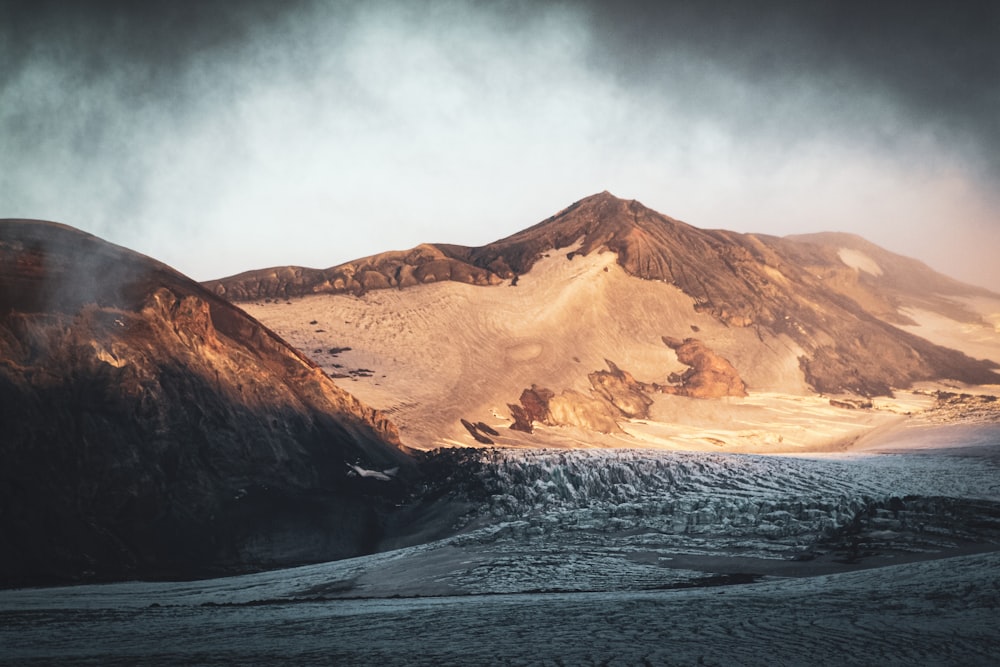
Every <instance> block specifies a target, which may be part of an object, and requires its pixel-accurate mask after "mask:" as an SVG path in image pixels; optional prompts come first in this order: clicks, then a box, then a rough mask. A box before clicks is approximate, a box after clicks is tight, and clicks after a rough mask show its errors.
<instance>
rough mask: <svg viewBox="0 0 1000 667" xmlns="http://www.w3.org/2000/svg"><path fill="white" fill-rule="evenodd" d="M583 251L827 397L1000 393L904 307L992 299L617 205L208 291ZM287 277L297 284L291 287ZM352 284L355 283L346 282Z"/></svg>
mask: <svg viewBox="0 0 1000 667" xmlns="http://www.w3.org/2000/svg"><path fill="white" fill-rule="evenodd" d="M574 244H579V245H578V247H577V246H574V250H573V251H572V252H570V253H569V254H568V256H569V257H570V259H572V257H573V256H576V255H583V256H589V255H591V254H593V253H594V252H597V251H601V250H606V251H610V252H613V253H615V255H616V257H617V263H618V264H619V265H620V266H621V267H622V268H623V269H624V270H625V272H626V273H628V274H629V275H632V276H635V277H638V278H642V279H644V280H651V281H661V282H666V283H669V284H671V285H674V286H676V287H677V288H679V289H680V290H681V291H682V292H683V293H684V294H686V295H687V296H688V297H690V298H691V299H692V301H693V303H692V308H693V310H694V311H695V312H704V313H708V314H710V315H711V316H712V317H714V318H715V319H716V320H718V321H719V322H721V323H723V324H724V325H726V326H729V327H736V328H750V329H752V330H754V331H756V332H757V334H758V336H759V337H761V338H763V336H765V335H772V336H787V337H788V338H790V339H791V340H793V341H794V342H795V343H796V344H797V345H799V346H800V347H801V348H802V352H803V354H802V355H801V359H800V365H801V370H802V373H803V375H804V378H805V380H806V382H807V383H808V384H809V385H810V386H812V387H813V388H814V389H815V390H816V391H819V392H833V393H836V392H850V393H855V394H860V395H865V396H872V395H886V394H889V393H891V391H892V389H893V388H899V387H908V386H910V385H911V384H912V383H914V382H917V381H921V380H929V379H940V378H949V379H954V380H959V381H964V382H969V383H990V382H997V381H998V379H1000V378H998V376H997V375H996V373H995V372H994V369H995V368H997V364H995V363H990V362H985V361H981V360H977V359H972V358H970V357H968V356H966V355H965V354H963V353H961V352H958V351H955V350H952V349H948V348H945V347H942V346H939V345H935V344H932V343H930V342H929V341H927V340H924V339H922V338H921V337H919V336H916V335H913V334H912V333H908V332H905V331H903V330H901V329H899V328H898V327H897V326H896V325H905V324H912V323H913V322H912V321H911V320H909V319H908V318H907V317H906V316H905V315H904V314H902V313H901V312H900V309H901V308H904V307H911V308H912V307H920V308H925V309H929V310H931V311H933V312H937V313H942V314H946V315H948V316H949V317H952V318H954V319H959V320H961V321H970V322H980V323H981V320H980V319H979V316H978V315H977V314H976V313H975V312H973V311H972V310H969V309H968V308H966V307H964V306H963V305H962V304H961V303H960V302H958V301H956V300H955V299H953V298H950V297H955V296H963V295H964V296H976V295H980V296H982V295H987V296H989V295H990V293H989V292H987V291H986V290H982V289H979V288H975V287H972V286H969V285H963V284H961V283H958V282H957V281H954V280H951V279H950V278H947V277H945V276H942V275H940V274H937V273H935V272H934V271H932V270H931V269H929V268H928V267H926V266H925V265H923V264H921V263H919V262H917V261H915V260H911V259H908V258H904V257H901V256H899V255H894V254H893V253H890V252H888V251H885V250H883V249H881V248H878V247H877V246H875V245H874V244H871V243H868V242H867V241H864V240H863V239H860V238H859V237H855V236H851V235H843V234H826V235H808V236H798V237H787V238H776V237H771V236H764V235H756V234H739V233H735V232H727V231H719V230H702V229H698V228H696V227H693V226H691V225H688V224H685V223H683V222H680V221H677V220H674V219H672V218H669V217H667V216H665V215H662V214H660V213H657V212H655V211H652V210H650V209H648V208H646V207H644V206H642V205H641V204H640V203H638V202H636V201H625V200H621V199H618V198H616V197H614V196H612V195H610V194H609V193H607V192H605V193H601V194H598V195H594V196H592V197H588V198H586V199H583V200H581V201H579V202H576V203H575V204H573V205H572V206H570V207H568V208H566V209H565V210H563V211H561V212H560V213H558V214H557V215H555V216H553V217H551V218H549V219H547V220H545V221H543V222H541V223H539V224H537V225H535V226H533V227H530V228H528V229H526V230H524V231H522V232H519V233H517V234H514V235H512V236H510V237H507V238H505V239H502V240H500V241H496V242H495V243H491V244H489V245H486V246H483V247H480V248H466V247H462V246H451V245H438V246H421V247H419V248H417V249H414V250H413V251H411V252H409V253H386V254H383V255H377V256H374V257H372V258H367V259H364V260H358V261H356V262H351V263H348V264H345V265H341V266H340V267H334V268H332V269H328V270H326V271H314V270H306V269H286V270H264V271H256V272H248V273H245V274H241V275H240V276H234V277H233V278H228V279H223V280H219V281H212V282H210V283H207V284H206V286H207V287H208V288H209V289H212V290H213V291H215V292H216V293H217V294H220V295H222V296H225V297H226V298H230V299H233V300H237V301H252V300H261V299H262V298H265V297H272V296H281V297H282V298H288V297H291V296H301V295H305V294H317V293H333V294H336V293H345V292H349V293H354V294H363V293H365V292H366V291H368V290H369V289H372V288H386V287H399V288H402V287H407V286H412V285H415V284H423V283H428V282H436V281H441V280H454V281H457V282H463V283H468V284H475V285H490V284H497V283H499V282H501V281H502V280H505V279H515V280H516V279H517V278H518V277H519V276H521V275H523V274H526V273H528V272H529V271H531V269H532V267H533V266H534V265H535V263H536V262H537V261H538V260H539V259H540V258H542V257H543V256H545V255H546V254H547V253H550V252H554V251H557V250H560V249H564V248H567V247H569V246H572V245H574ZM866 268H867V269H870V270H865V269H866ZM285 274H288V275H294V276H297V279H296V280H295V281H291V280H288V279H283V278H281V276H282V275H285ZM348 274H350V275H353V276H354V279H353V282H352V281H346V282H345V280H343V279H340V278H336V276H346V275H348ZM376 275H377V276H378V278H376V277H374V276H376ZM403 276H411V277H413V276H418V277H419V278H415V279H413V280H407V279H404V278H403ZM331 277H333V278H331ZM992 296H996V295H992ZM992 361H993V362H996V361H998V360H996V359H994V360H992Z"/></svg>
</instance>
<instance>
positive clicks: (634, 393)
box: [587, 359, 653, 419]
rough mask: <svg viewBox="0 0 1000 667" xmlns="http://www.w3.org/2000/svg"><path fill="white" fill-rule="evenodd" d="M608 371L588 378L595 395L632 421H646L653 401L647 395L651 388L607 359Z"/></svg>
mask: <svg viewBox="0 0 1000 667" xmlns="http://www.w3.org/2000/svg"><path fill="white" fill-rule="evenodd" d="M604 363H606V364H607V365H608V370H606V371H595V372H593V373H591V374H590V375H588V376H587V378H588V379H589V380H590V385H591V386H592V387H593V388H594V393H595V394H597V395H598V396H600V397H601V398H603V399H604V400H605V401H607V402H608V403H610V404H611V405H613V406H614V407H615V409H617V410H618V412H620V413H621V414H622V415H623V416H625V417H628V418H630V419H645V418H646V417H648V416H649V406H651V405H652V404H653V399H651V398H650V397H649V394H648V393H647V392H648V391H649V390H650V389H651V387H650V386H649V385H647V384H644V383H642V382H638V381H637V380H636V379H635V378H634V377H632V374H631V373H629V372H628V371H623V370H622V369H620V368H618V366H616V365H615V363H614V362H613V361H609V360H607V359H605V360H604Z"/></svg>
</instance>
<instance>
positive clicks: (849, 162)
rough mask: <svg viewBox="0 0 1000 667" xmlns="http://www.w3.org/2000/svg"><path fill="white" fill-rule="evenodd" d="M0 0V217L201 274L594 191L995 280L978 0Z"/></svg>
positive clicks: (324, 262) (527, 218) (995, 175)
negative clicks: (865, 1)
mask: <svg viewBox="0 0 1000 667" xmlns="http://www.w3.org/2000/svg"><path fill="white" fill-rule="evenodd" d="M135 4H136V3H119V2H92V3H86V5H85V6H83V3H81V4H80V5H73V6H71V7H68V8H66V7H60V6H59V4H58V3H52V4H46V3H18V2H8V3H5V4H3V5H0V26H2V27H0V57H2V59H3V62H4V63H5V65H4V67H3V68H2V71H0V217H27V218H41V219H49V220H56V221H59V222H63V223H66V224H70V225H73V226H76V227H79V228H81V229H84V230H87V231H90V232H92V233H95V234H98V235H100V236H102V237H104V238H107V239H108V240H110V241H113V242H115V243H119V244H122V245H125V246H128V247H130V248H132V249H135V250H138V251H140V252H143V253H145V254H148V255H151V256H154V257H156V258H157V259H160V260H162V261H165V262H167V263H168V264H171V265H172V266H174V267H176V268H178V269H179V270H181V271H183V272H185V273H187V274H188V275H191V276H192V277H194V278H196V279H199V280H205V279H210V278H216V277H221V276H224V275H230V274H233V273H237V272H240V271H243V270H249V269H255V268H262V267H265V266H275V265H287V264H296V265H305V266H314V267H326V266H331V265H334V264H337V263H340V262H343V261H347V260H350V259H354V258H358V257H361V256H364V255H368V254H372V253H376V252H381V251H384V250H389V249H401V248H408V247H411V246H414V245H416V244H418V243H422V242H449V243H459V244H466V245H481V244H485V243H488V242H490V241H493V240H496V239H498V238H501V237H503V236H506V235H508V234H511V233H514V232H516V231H518V230H520V229H522V228H524V227H527V226H529V225H531V224H534V223H535V222H537V221H539V220H541V219H544V218H546V217H548V216H549V215H551V214H553V213H555V212H556V211H558V210H559V209H561V208H563V207H565V206H567V205H569V204H570V203H572V202H573V201H575V200H577V199H580V198H582V197H584V196H587V195H590V194H593V193H595V192H599V191H601V190H610V191H611V192H613V193H614V194H616V195H617V196H620V197H626V198H635V199H638V200H640V201H642V202H643V203H644V204H646V205H647V206H650V207H652V208H655V209H657V210H659V211H661V212H663V213H666V214H667V215H670V216H673V217H675V218H678V219H681V220H684V221H686V222H689V223H691V224H693V225H696V226H698V227H705V228H726V229H732V230H736V231H743V232H760V233H768V234H777V235H784V234H790V233H804V232H812V231H827V230H829V231H847V232H854V233H858V234H861V235H862V236H865V237H866V238H868V239H869V240H871V241H873V242H875V243H878V244H879V245H882V246H883V247H885V248H887V249H889V250H892V251H895V252H899V253H901V254H905V255H910V256H914V257H916V258H918V259H921V260H923V261H926V262H927V263H928V264H930V265H931V266H932V267H933V268H936V269H938V270H941V271H943V272H945V273H947V274H949V275H952V276H954V277H956V278H959V279H961V280H965V281H968V282H972V283H975V284H979V285H983V286H986V287H990V288H992V289H995V290H1000V263H997V262H996V261H995V255H996V251H997V249H1000V207H998V203H1000V202H998V199H1000V196H998V194H997V193H998V192H1000V187H998V186H1000V158H998V157H997V156H998V155H1000V121H998V120H997V119H998V118H1000V89H998V88H997V86H996V85H995V82H996V81H997V76H998V75H1000V55H998V50H997V49H996V48H995V44H996V43H1000V18H998V15H1000V12H998V10H997V9H995V8H994V6H993V5H992V4H990V3H974V2H969V3H962V5H960V6H959V7H958V8H947V7H938V8H935V9H927V8H913V7H911V6H910V5H909V4H905V3H880V5H879V7H878V8H875V9H870V8H866V7H865V6H864V5H862V4H858V5H853V4H852V3H823V2H820V3H813V4H811V5H810V6H809V8H808V9H803V8H800V7H798V5H797V4H796V3H789V2H765V3H759V4H758V3H755V5H754V8H753V9H752V10H751V9H748V8H747V7H746V6H745V3H733V2H718V3H697V4H696V5H691V4H689V3H680V2H677V3H616V4H615V5H614V9H612V7H611V6H610V5H605V4H604V3H562V2H531V3H529V2H507V3H480V2H447V1H440V2H374V3H355V2H339V3H337V2H293V3H283V4H282V5H281V6H280V7H277V6H272V5H271V4H270V3H263V2H261V3H257V2H248V3H221V2H218V3H213V2H208V3H199V4H191V5H185V4H180V5H177V4H169V5H168V4H162V5H160V4H146V3H144V4H143V5H142V7H136V6H134V5H135Z"/></svg>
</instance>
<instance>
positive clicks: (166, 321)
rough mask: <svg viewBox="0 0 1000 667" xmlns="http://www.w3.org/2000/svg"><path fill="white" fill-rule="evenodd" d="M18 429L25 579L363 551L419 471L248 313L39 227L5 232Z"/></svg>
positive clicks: (7, 325)
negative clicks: (392, 471)
mask: <svg viewBox="0 0 1000 667" xmlns="http://www.w3.org/2000/svg"><path fill="white" fill-rule="evenodd" d="M0 434H2V437H0V458H2V460H3V465H2V466H0V531H2V533H3V540H2V542H0V572H2V573H3V576H2V582H0V583H3V584H7V585H10V584H17V583H31V582H52V581H65V580H78V579H80V578H88V577H89V578H96V579H106V578H121V577H131V576H136V577H140V576H141V577H150V576H154V577H156V576H162V577H189V576H195V575H204V574H209V573H214V572H233V571H245V570H249V569H257V568H260V567H264V566H272V565H278V564H287V563H297V562H303V561H315V560H321V559H330V558H336V557H345V556H353V555H356V554H360V553H365V552H368V551H371V550H372V549H373V548H374V547H375V545H376V544H377V542H378V540H379V539H380V536H381V530H382V528H381V526H382V522H383V516H384V513H385V509H386V508H387V507H390V506H391V504H392V503H394V502H395V500H396V497H397V496H398V495H399V494H400V493H401V489H402V487H403V485H405V480H406V479H407V478H408V477H409V476H411V475H412V470H413V467H414V465H413V463H412V460H411V458H410V457H409V456H408V455H406V454H405V453H404V452H403V451H402V450H401V448H400V442H399V434H398V431H397V429H396V427H395V426H394V425H393V424H392V423H391V422H390V421H389V419H388V418H387V417H386V415H384V414H383V413H381V412H379V411H378V410H374V409H372V408H370V407H368V406H366V405H365V404H363V403H361V402H360V401H359V400H357V399H356V398H355V397H354V396H352V395H351V394H349V393H347V392H346V391H344V390H343V389H341V388H339V387H338V386H337V385H336V384H334V382H333V381H332V380H331V379H330V378H329V377H327V376H326V374H325V373H324V372H323V371H322V370H321V369H320V368H319V367H317V365H316V364H314V363H313V362H311V361H310V360H309V359H308V358H306V357H305V356H303V355H302V354H301V353H300V352H298V351H296V350H294V349H293V348H291V347H290V346H289V345H288V344H286V343H285V342H284V341H283V340H282V339H281V338H280V337H278V336H277V335H276V334H275V333H273V332H272V331H270V330H269V329H267V328H266V327H264V326H263V325H261V324H260V323H259V322H257V321H256V320H254V319H253V318H252V317H250V316H248V315H247V314H246V313H244V312H243V311H241V310H240V309H238V308H236V307H234V306H233V305H231V304H230V303H228V302H226V301H224V300H222V299H220V298H218V297H216V296H215V295H213V294H212V293H211V292H209V291H208V290H206V289H204V288H203V287H201V286H200V285H198V284H197V283H195V282H194V281H192V280H190V279H188V278H186V277H184V276H183V275H181V274H179V273H177V272H176V271H174V270H173V269H171V268H169V267H167V266H165V265H164V264H161V263H159V262H156V261H154V260H152V259H149V258H148V257H145V256H142V255H139V254H137V253H134V252H131V251H129V250H126V249H124V248H120V247H117V246H114V245H111V244H109V243H106V242H104V241H102V240H100V239H98V238H96V237H94V236H90V235H88V234H85V233H83V232H80V231H78V230H75V229H72V228H70V227H66V226H63V225H59V224H55V223H48V222H38V221H26V220H5V221H0ZM349 465H353V466H356V467H355V468H353V469H352V468H351V467H349ZM392 468H398V469H399V471H398V472H397V473H395V478H391V479H388V481H386V479H387V478H388V476H387V475H385V474H384V473H380V475H381V477H380V478H371V477H367V476H366V475H364V474H360V475H359V474H358V472H357V471H358V470H360V471H362V472H364V471H382V470H387V469H392Z"/></svg>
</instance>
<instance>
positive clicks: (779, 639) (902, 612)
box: [0, 450, 1000, 665]
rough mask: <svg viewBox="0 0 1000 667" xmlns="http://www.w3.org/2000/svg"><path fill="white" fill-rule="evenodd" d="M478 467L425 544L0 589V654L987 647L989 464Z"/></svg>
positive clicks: (986, 660)
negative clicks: (159, 576)
mask: <svg viewBox="0 0 1000 667" xmlns="http://www.w3.org/2000/svg"><path fill="white" fill-rule="evenodd" d="M472 469H473V470H474V474H475V479H476V482H477V485H476V488H478V489H480V491H479V492H478V495H477V496H475V499H476V500H477V501H478V502H477V503H476V504H474V505H473V507H474V509H473V510H472V512H471V513H470V514H469V515H468V516H466V517H465V518H464V520H463V526H464V527H463V528H462V529H461V530H460V531H459V532H458V533H457V534H456V535H453V536H452V537H449V538H447V539H444V540H440V541H438V542H433V543H430V544H424V545H419V546H415V547H408V548H405V549H399V550H396V551H391V552H387V553H380V554H374V555H371V556H365V557H362V558H355V559H350V560H345V561H338V562H333V563H324V564H319V565H312V566H307V567H300V568H294V569H290V570H283V571H274V572H264V573H260V574H254V575H246V576H241V577H229V578H225V579H216V580H210V581H199V582H187V583H148V582H131V583H122V584H113V585H102V586H78V587H67V588H53V589H25V590H15V591H3V592H0V663H16V664H33V663H34V664H53V663H63V664H116V663H117V664H132V663H137V662H138V663H143V662H152V663H176V664H224V663H226V664H229V663H243V664H254V663H258V664H260V663H274V662H284V663H289V662H292V663H296V664H321V663H322V664H379V665H404V664H405V665H421V664H428V665H430V664H435V665H438V664H455V665H465V664H476V665H480V664H623V665H631V664H696V663H699V662H701V663H704V664H727V665H728V664H748V665H758V664H761V665H763V664H831V665H832V664H837V665H841V664H971V665H975V664H993V661H994V660H995V656H996V655H997V654H998V653H1000V629H998V626H997V623H996V614H997V606H998V605H1000V554H998V553H997V551H996V543H997V542H1000V511H998V506H1000V505H998V504H1000V470H998V468H997V466H996V463H995V459H994V458H990V457H988V456H956V455H953V454H943V453H926V452H925V453H920V454H912V453H909V454H881V455H866V456H854V457H845V456H814V457H808V458H806V457H764V456H751V455H723V454H704V453H683V452H655V451H649V450H640V451H623V450H613V451H600V450H586V451H564V450H549V451H544V450H537V451H532V450H517V451H514V450H501V451H489V450H484V451H482V452H481V453H480V454H479V460H478V465H476V466H474V467H473V468H472ZM470 499H472V498H471V497H470ZM470 499H467V500H470ZM736 584H742V585H736ZM393 596H403V597H393Z"/></svg>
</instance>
